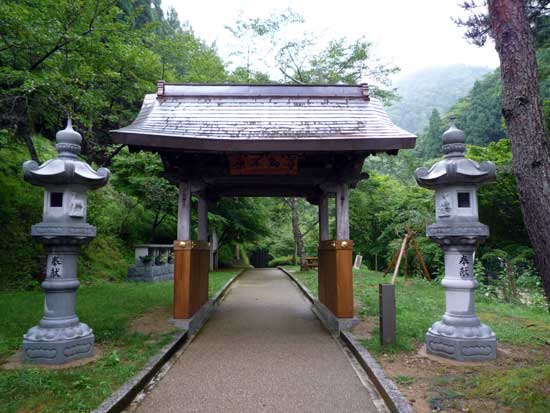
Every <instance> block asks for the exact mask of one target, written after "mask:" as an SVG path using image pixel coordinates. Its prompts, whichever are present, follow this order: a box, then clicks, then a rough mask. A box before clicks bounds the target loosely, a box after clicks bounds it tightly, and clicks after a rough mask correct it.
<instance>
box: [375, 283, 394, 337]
mask: <svg viewBox="0 0 550 413" xmlns="http://www.w3.org/2000/svg"><path fill="white" fill-rule="evenodd" d="M378 299H379V305H380V344H382V345H386V344H395V340H396V337H395V330H396V321H395V285H393V284H378Z"/></svg>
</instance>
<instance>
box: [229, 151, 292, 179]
mask: <svg viewBox="0 0 550 413" xmlns="http://www.w3.org/2000/svg"><path fill="white" fill-rule="evenodd" d="M228 160H229V173H230V174H231V175H298V156H297V155H280V154H277V155H275V154H258V155H229V156H228Z"/></svg>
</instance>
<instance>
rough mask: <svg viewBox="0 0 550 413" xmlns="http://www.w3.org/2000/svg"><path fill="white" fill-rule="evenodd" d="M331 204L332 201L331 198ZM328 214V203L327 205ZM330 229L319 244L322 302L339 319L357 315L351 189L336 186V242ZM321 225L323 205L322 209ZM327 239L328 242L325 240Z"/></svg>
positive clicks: (340, 185) (320, 293)
mask: <svg viewBox="0 0 550 413" xmlns="http://www.w3.org/2000/svg"><path fill="white" fill-rule="evenodd" d="M327 201H328V199H327ZM326 210H327V212H328V202H327V206H326ZM326 221H327V225H326V227H327V229H326V232H325V233H324V234H322V236H321V233H320V236H321V238H320V241H319V301H320V302H321V303H323V304H324V305H325V306H326V307H327V308H328V309H329V310H330V311H332V313H333V314H334V315H335V316H336V317H339V318H352V317H353V316H354V314H353V271H352V265H353V262H352V261H353V241H351V240H350V239H349V187H348V185H347V184H338V185H336V240H328V238H329V235H328V214H327V218H326ZM319 225H320V226H321V225H322V224H321V205H320V206H319ZM324 236H326V239H324Z"/></svg>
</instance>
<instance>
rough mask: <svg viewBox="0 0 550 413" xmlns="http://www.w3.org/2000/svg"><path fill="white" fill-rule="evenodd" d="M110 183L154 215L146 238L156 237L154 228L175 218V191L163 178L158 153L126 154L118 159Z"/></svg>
mask: <svg viewBox="0 0 550 413" xmlns="http://www.w3.org/2000/svg"><path fill="white" fill-rule="evenodd" d="M113 169H114V171H115V172H116V173H115V174H114V175H113V179H112V183H113V185H114V186H115V188H117V189H118V190H120V191H123V192H126V193H127V194H129V195H131V196H133V197H135V198H137V199H139V201H140V202H141V203H142V204H143V206H145V208H147V209H149V210H151V211H152V212H153V222H152V223H151V230H150V233H149V239H150V240H151V241H153V240H154V238H155V232H156V230H157V228H158V227H159V226H160V225H161V224H162V223H163V222H164V221H165V220H166V218H168V217H170V216H171V217H173V218H175V217H176V213H177V202H178V201H177V200H178V190H177V189H176V187H175V186H174V185H172V184H170V183H169V182H168V181H167V180H166V179H165V178H164V177H163V176H162V174H163V172H164V167H163V166H162V162H161V160H160V158H159V156H158V154H155V153H150V152H138V153H131V154H130V153H128V152H127V151H123V152H122V153H121V155H119V156H117V157H116V159H115V161H114V163H113Z"/></svg>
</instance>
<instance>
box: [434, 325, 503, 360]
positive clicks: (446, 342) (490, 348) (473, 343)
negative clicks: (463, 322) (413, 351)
mask: <svg viewBox="0 0 550 413" xmlns="http://www.w3.org/2000/svg"><path fill="white" fill-rule="evenodd" d="M443 330H444V331H446V332H447V333H448V334H447V335H445V334H441V333H440V331H443ZM449 333H451V334H452V336H451V335H449ZM426 352H428V353H429V354H434V355H437V356H441V357H445V358H449V359H453V360H457V361H486V360H494V359H495V358H496V357H497V338H496V336H495V334H494V333H493V332H492V331H491V329H490V328H489V327H488V326H486V325H485V324H479V325H478V326H475V327H467V326H451V325H448V324H444V323H443V322H442V321H438V322H436V323H434V325H433V326H432V327H431V328H430V329H429V330H428V332H427V333H426Z"/></svg>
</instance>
